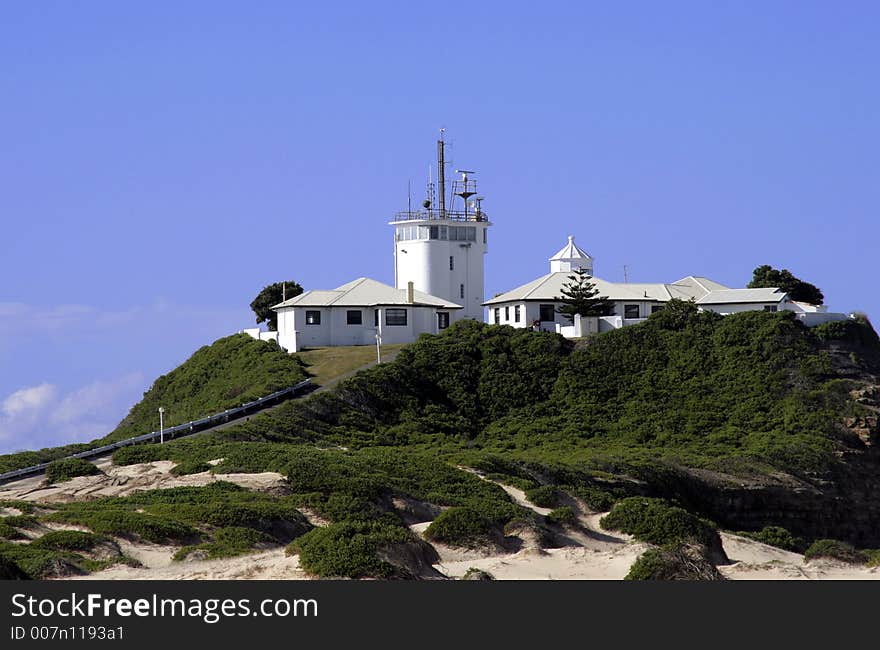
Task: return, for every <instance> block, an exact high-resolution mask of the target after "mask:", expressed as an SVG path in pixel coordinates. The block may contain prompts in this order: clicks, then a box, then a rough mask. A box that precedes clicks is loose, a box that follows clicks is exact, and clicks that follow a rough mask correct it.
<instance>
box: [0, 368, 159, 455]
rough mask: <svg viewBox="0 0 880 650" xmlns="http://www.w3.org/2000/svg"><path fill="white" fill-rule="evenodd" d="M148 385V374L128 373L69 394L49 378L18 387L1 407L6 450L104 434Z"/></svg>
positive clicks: (1, 449) (0, 441) (1, 445)
mask: <svg viewBox="0 0 880 650" xmlns="http://www.w3.org/2000/svg"><path fill="white" fill-rule="evenodd" d="M143 389H144V376H143V374H142V373H128V374H125V375H122V376H121V377H117V378H115V379H113V380H98V381H94V382H91V383H89V384H86V385H85V386H82V387H80V388H77V389H75V390H72V391H70V392H67V393H65V394H61V392H60V391H59V390H58V388H57V387H56V386H54V385H52V384H49V383H43V384H40V385H38V386H29V387H26V388H22V389H20V390H17V391H15V392H14V393H12V394H10V395H9V396H8V397H6V399H4V400H3V402H2V408H0V453H7V452H9V451H12V450H18V449H39V448H42V447H47V446H53V445H63V444H70V443H73V442H88V441H90V440H94V439H95V438H100V437H102V436H104V435H106V434H108V433H109V432H110V431H111V430H112V429H113V428H114V427H115V426H116V424H118V422H119V421H120V420H121V419H122V417H123V416H125V414H126V413H127V412H128V409H129V408H130V407H131V406H132V405H133V404H134V403H135V402H136V401H137V400H138V399H139V398H140V396H141V393H142V391H143Z"/></svg>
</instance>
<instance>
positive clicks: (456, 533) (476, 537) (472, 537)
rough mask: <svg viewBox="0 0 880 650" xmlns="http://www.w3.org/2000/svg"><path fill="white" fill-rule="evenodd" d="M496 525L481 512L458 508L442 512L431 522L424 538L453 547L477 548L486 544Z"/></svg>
mask: <svg viewBox="0 0 880 650" xmlns="http://www.w3.org/2000/svg"><path fill="white" fill-rule="evenodd" d="M496 530H497V525H496V524H495V523H494V522H493V521H492V520H491V519H489V518H488V517H486V516H485V515H483V514H482V513H481V512H479V511H477V510H475V509H473V508H469V507H459V508H450V509H449V510H444V511H443V512H441V513H440V515H439V516H438V517H437V518H436V519H435V520H434V521H432V522H431V525H430V526H428V528H427V530H426V531H425V537H427V538H428V539H430V540H433V541H435V542H442V543H444V544H451V545H454V546H469V547H470V546H479V545H481V544H485V543H486V542H488V541H489V540H490V539H491V537H492V536H493V533H495V532H496Z"/></svg>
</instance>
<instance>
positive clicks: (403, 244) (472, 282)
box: [394, 219, 489, 321]
mask: <svg viewBox="0 0 880 650" xmlns="http://www.w3.org/2000/svg"><path fill="white" fill-rule="evenodd" d="M411 226H414V227H418V226H446V227H451V226H468V227H475V228H476V239H475V241H472V242H463V241H450V240H448V239H424V240H421V239H409V240H403V239H397V228H399V227H411ZM488 227H489V223H488V222H486V221H466V222H465V221H450V220H440V219H432V220H424V221H409V222H406V223H405V224H398V225H396V226H395V243H394V250H395V274H394V275H395V282H396V285H395V286H396V287H397V288H398V289H406V286H407V282H412V283H413V286H414V287H415V288H416V289H417V290H418V291H422V292H424V293H427V294H429V295H432V296H437V297H438V298H443V299H444V300H448V301H450V302H453V303H455V304H458V305H462V307H464V309H462V310H460V313H458V314H456V316H455V318H456V319H457V318H474V319H476V320H480V321H482V320H483V314H484V310H483V299H484V296H483V291H484V289H483V284H484V268H483V267H484V255H485V254H486V252H487V251H488V244H484V243H483V232H484V231H486V230H487V229H488ZM487 236H488V233H487ZM450 257H452V258H453V268H452V270H450V269H449V258H450ZM462 284H464V298H462V297H461V285H462Z"/></svg>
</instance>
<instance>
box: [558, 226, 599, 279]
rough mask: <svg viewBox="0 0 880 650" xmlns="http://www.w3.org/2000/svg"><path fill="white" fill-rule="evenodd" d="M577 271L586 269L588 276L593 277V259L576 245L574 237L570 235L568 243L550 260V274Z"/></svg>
mask: <svg viewBox="0 0 880 650" xmlns="http://www.w3.org/2000/svg"><path fill="white" fill-rule="evenodd" d="M577 269H584V270H585V271H586V272H587V274H588V275H593V258H592V257H590V255H589V254H588V253H587V252H586V251H585V250H583V249H582V248H580V247H578V246H577V244H575V243H574V235H569V236H568V243H567V244H566V245H565V246H563V247H562V250H561V251H559V252H558V253H556V255H554V256H553V257H551V258H550V272H551V273H557V272H559V271H566V272H567V271H576V270H577Z"/></svg>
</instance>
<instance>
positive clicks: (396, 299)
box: [245, 278, 461, 352]
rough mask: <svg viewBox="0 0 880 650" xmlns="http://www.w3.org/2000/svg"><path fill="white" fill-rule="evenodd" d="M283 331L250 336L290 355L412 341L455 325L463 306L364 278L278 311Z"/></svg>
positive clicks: (289, 302)
mask: <svg viewBox="0 0 880 650" xmlns="http://www.w3.org/2000/svg"><path fill="white" fill-rule="evenodd" d="M273 309H274V310H275V311H276V312H278V331H277V332H262V333H261V332H259V330H245V332H246V333H248V334H250V335H251V336H254V338H261V339H263V340H275V341H277V342H278V344H279V345H280V346H281V347H283V348H284V349H285V350H287V351H288V352H299V351H300V350H302V349H303V348H306V347H325V346H333V345H371V344H372V345H375V344H376V336H377V335H378V336H379V337H380V339H379V340H380V342H381V343H382V344H383V345H384V344H389V343H411V342H412V341H415V340H416V339H417V338H418V337H419V335H420V334H424V333H429V334H436V333H438V332H440V331H441V330H443V329H446V328H447V327H449V324H450V322H451V321H452V320H453V314H454V313H456V312H458V311H460V310H461V305H458V304H456V303H453V302H450V301H447V300H443V299H441V298H437V297H436V296H430V295H428V294H426V293H423V292H421V291H417V290H415V289H414V288H413V287H412V285H409V286H408V287H407V288H406V289H395V288H394V287H392V286H389V285H387V284H383V283H382V282H378V281H376V280H371V279H370V278H358V279H357V280H353V281H352V282H349V283H348V284H343V285H342V286H341V287H337V288H336V289H331V290H329V291H306V292H304V293H301V294H300V295H298V296H296V297H294V298H291V299H290V300H286V301H285V302H282V303H281V304H279V305H276V306H275V307H273Z"/></svg>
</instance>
